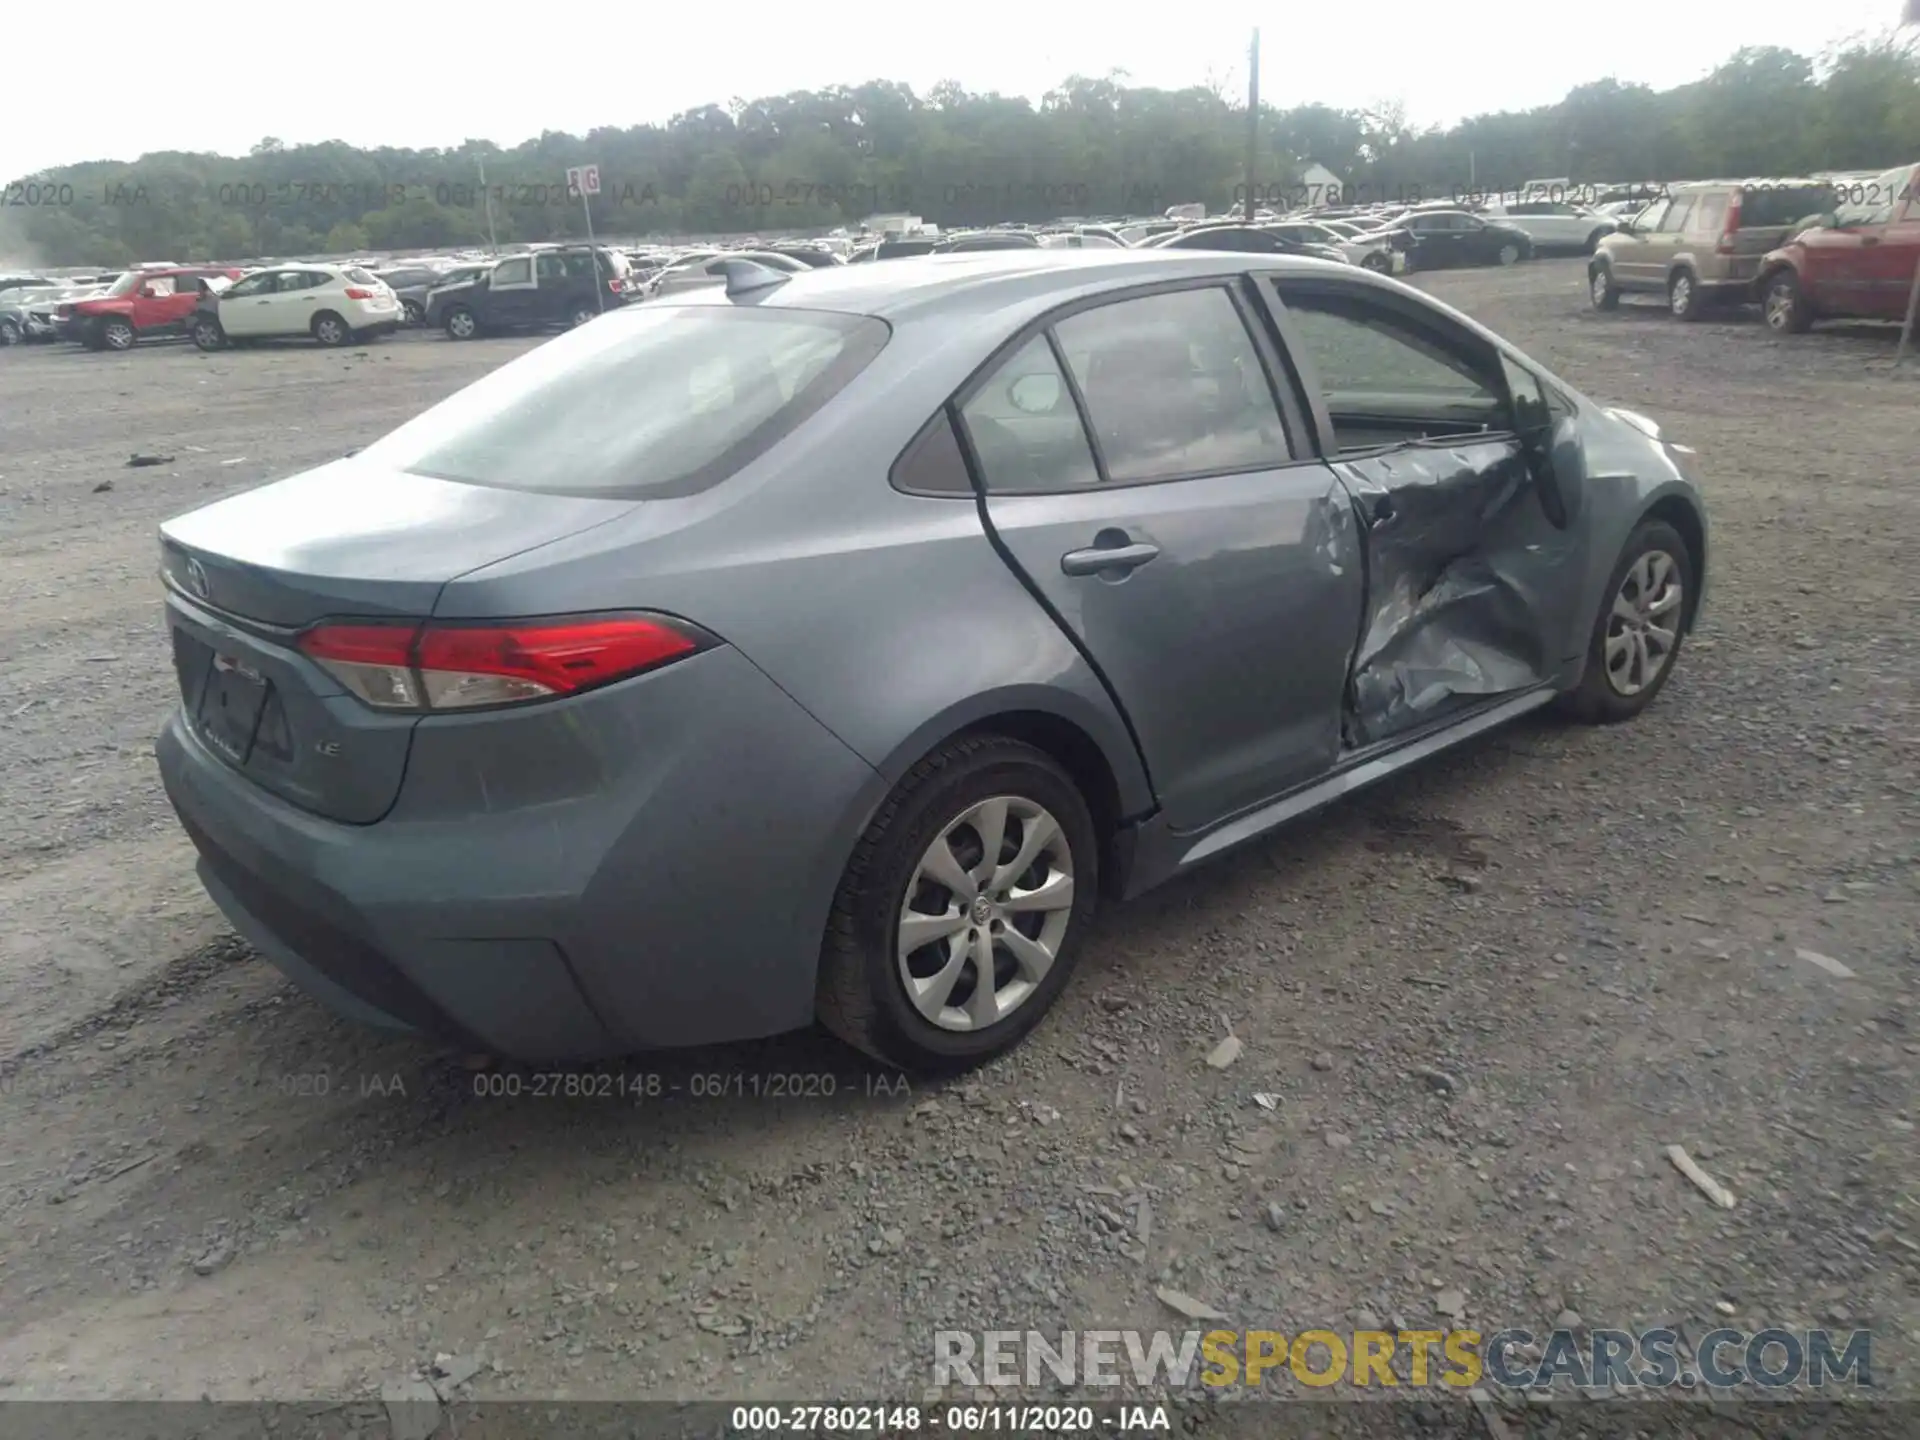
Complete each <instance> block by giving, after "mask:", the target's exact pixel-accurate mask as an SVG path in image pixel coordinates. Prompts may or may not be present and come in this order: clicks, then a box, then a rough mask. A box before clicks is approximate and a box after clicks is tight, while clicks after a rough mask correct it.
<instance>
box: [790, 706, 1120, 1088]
mask: <svg viewBox="0 0 1920 1440" xmlns="http://www.w3.org/2000/svg"><path fill="white" fill-rule="evenodd" d="M1098 886H1099V854H1098V836H1097V834H1096V833H1095V828H1094V822H1093V818H1092V815H1091V814H1090V813H1089V811H1088V808H1087V802H1086V800H1085V799H1084V798H1083V797H1082V796H1081V794H1080V791H1079V788H1078V787H1077V786H1076V785H1075V784H1074V782H1073V780H1072V778H1071V777H1070V776H1069V775H1068V774H1067V773H1066V771H1065V770H1063V769H1062V768H1061V767H1060V766H1059V765H1058V764H1057V763H1056V762H1055V761H1054V760H1053V759H1052V757H1050V756H1048V755H1047V754H1046V753H1045V752H1043V751H1041V750H1037V749H1035V748H1034V747H1033V746H1031V745H1027V744H1025V743H1023V742H1021V741H1018V740H1013V739H1009V738H1007V737H1005V736H999V735H974V736H966V737H963V738H961V739H958V740H955V741H952V742H950V743H949V744H947V745H945V746H943V747H942V748H940V749H939V750H936V751H935V752H934V753H933V754H931V755H929V756H928V757H927V758H926V759H924V760H922V761H921V762H920V763H919V764H918V765H916V766H915V767H914V768H913V769H912V770H911V771H910V772H908V774H907V775H906V777H905V778H904V779H903V780H901V782H900V784H899V785H897V786H896V787H895V788H894V791H893V793H892V794H891V795H890V796H889V797H888V798H887V800H886V803H885V804H883V805H882V806H881V808H880V811H879V813H878V815H877V816H876V817H875V818H874V820H873V822H872V824H870V825H869V826H868V827H867V830H866V833H865V834H864V835H862V836H861V838H860V841H859V843H858V844H857V845H856V846H855V847H854V853H853V856H852V858H851V859H850V860H849V861H848V863H847V868H846V872H845V874H844V876H843V877H842V879H841V882H840V890H839V893H838V895H837V896H836V897H835V899H834V905H833V913H832V916H831V917H830V919H829V920H828V924H827V934H826V939H825V943H824V945H823V946H822V949H821V956H820V976H819V984H818V991H817V1005H818V1013H819V1016H820V1020H821V1022H822V1023H823V1024H824V1025H826V1027H827V1028H828V1029H830V1030H832V1031H833V1032H834V1033H835V1034H837V1035H839V1036H840V1037H841V1038H842V1039H843V1040H846V1041H847V1042H848V1043H850V1044H852V1045H855V1046H858V1047H859V1048H860V1049H862V1050H864V1051H866V1052H867V1053H868V1054H870V1055H872V1056H874V1057H876V1058H877V1059H880V1060H883V1061H886V1062H887V1063H889V1064H893V1065H898V1066H900V1067H902V1068H904V1069H907V1070H912V1071H917V1072H921V1073H934V1074H937V1073H942V1072H953V1071H958V1070H963V1069H966V1068H969V1067H971V1066H973V1065H977V1064H979V1063H980V1062H981V1061H984V1060H987V1059H989V1058H991V1057H992V1056H995V1055H998V1054H1000V1053H1002V1052H1003V1051H1005V1050H1007V1049H1009V1048H1011V1047H1012V1046H1013V1045H1015V1044H1017V1043H1018V1042H1019V1041H1020V1040H1021V1039H1022V1038H1023V1037H1024V1036H1025V1035H1026V1034H1027V1032H1028V1031H1030V1030H1032V1029H1033V1027H1034V1026H1035V1025H1037V1024H1038V1023H1039V1022H1040V1020H1041V1018H1042V1017H1043V1016H1044V1015H1045V1014H1046V1012H1047V1009H1048V1007H1049V1006H1051V1005H1052V1004H1053V1002H1054V999H1055V997H1056V996H1058V995H1059V993H1060V990H1061V989H1062V987H1063V986H1065V984H1066V983H1067V977H1068V975H1069V973H1070V972H1071V971H1072V969H1073V964H1074V959H1075V956H1076V953H1077V951H1078V947H1079V945H1080V942H1081V940H1082V938H1083V936H1084V933H1085V931H1086V929H1087V927H1088V926H1089V925H1090V924H1091V923H1092V919H1093V912H1094V904H1095V896H1096V892H1097V890H1098Z"/></svg>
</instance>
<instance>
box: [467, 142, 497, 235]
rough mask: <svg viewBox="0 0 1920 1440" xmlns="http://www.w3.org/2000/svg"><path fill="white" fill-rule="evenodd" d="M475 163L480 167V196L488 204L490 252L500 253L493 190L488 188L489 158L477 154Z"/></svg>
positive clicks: (474, 158) (474, 159)
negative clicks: (494, 218)
mask: <svg viewBox="0 0 1920 1440" xmlns="http://www.w3.org/2000/svg"><path fill="white" fill-rule="evenodd" d="M473 163H474V164H476V165H478V166H479V167H480V198H481V199H482V200H484V201H485V202H486V205H487V249H488V251H489V252H490V253H492V254H494V255H498V254H499V253H500V242H499V241H498V240H496V239H495V238H494V235H493V192H492V191H491V190H489V189H487V158H486V156H484V155H475V156H474V157H473Z"/></svg>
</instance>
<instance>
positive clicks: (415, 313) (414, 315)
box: [400, 300, 427, 325]
mask: <svg viewBox="0 0 1920 1440" xmlns="http://www.w3.org/2000/svg"><path fill="white" fill-rule="evenodd" d="M400 309H401V310H402V312H404V313H405V315H406V317H407V324H409V325H424V324H426V323H427V310H426V307H425V306H424V305H422V304H421V303H420V302H419V301H418V300H402V301H401V302H400Z"/></svg>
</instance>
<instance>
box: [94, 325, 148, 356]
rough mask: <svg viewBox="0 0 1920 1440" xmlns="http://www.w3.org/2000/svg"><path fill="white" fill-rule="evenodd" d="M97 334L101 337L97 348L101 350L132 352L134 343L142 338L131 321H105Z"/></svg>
mask: <svg viewBox="0 0 1920 1440" xmlns="http://www.w3.org/2000/svg"><path fill="white" fill-rule="evenodd" d="M95 333H96V334H97V335H98V336H99V337H100V343H99V345H98V346H97V347H96V348H98V349H101V350H131V349H132V348H133V345H134V341H136V340H138V339H139V338H140V336H139V332H137V331H136V330H135V329H134V328H133V322H132V321H131V320H119V319H114V320H107V321H103V322H102V323H101V325H100V328H99V329H98V330H97V331H96V332H95Z"/></svg>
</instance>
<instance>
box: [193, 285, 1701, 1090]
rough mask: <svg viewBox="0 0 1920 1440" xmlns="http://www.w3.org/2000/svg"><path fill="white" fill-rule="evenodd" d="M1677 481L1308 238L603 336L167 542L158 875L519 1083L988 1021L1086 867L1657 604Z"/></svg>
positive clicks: (908, 1041) (892, 1055)
mask: <svg viewBox="0 0 1920 1440" xmlns="http://www.w3.org/2000/svg"><path fill="white" fill-rule="evenodd" d="M1691 461H1692V456H1691V452H1689V451H1688V450H1687V449H1686V448H1685V447H1684V446H1681V445H1677V444H1672V443H1669V442H1668V441H1667V440H1665V439H1663V437H1662V435H1661V432H1660V430H1659V427H1658V426H1657V425H1656V424H1655V423H1654V422H1653V421H1651V420H1649V419H1647V418H1645V417H1644V416H1641V415H1637V414H1634V413H1631V412H1629V411H1624V410H1618V409H1609V408H1607V407H1606V406H1605V405H1603V404H1601V403H1598V402H1596V401H1593V400H1589V399H1587V398H1585V397H1584V396H1582V395H1580V394H1579V393H1578V392H1577V391H1575V390H1573V389H1572V388H1571V387H1570V386H1569V385H1568V384H1567V383H1566V382H1565V381H1563V380H1561V379H1560V378H1558V377H1557V376H1554V375H1551V374H1549V373H1548V372H1547V371H1546V370H1545V369H1543V368H1542V367H1541V366H1539V365H1538V364H1536V363H1534V362H1533V361H1531V360H1529V359H1527V357H1526V356H1524V355H1522V354H1520V353H1519V352H1517V351H1515V350H1514V349H1513V348H1512V347H1511V346H1509V345H1507V344H1506V343H1505V342H1503V341H1502V340H1501V339H1500V338H1499V337H1498V336H1495V335H1493V334H1491V333H1489V332H1488V331H1487V330H1485V329H1483V328H1482V327H1481V326H1479V325H1477V324H1475V323H1474V322H1473V321H1472V320H1469V319H1468V318H1467V317H1465V316H1464V315H1461V314H1459V313H1458V312H1456V311H1454V310H1451V309H1449V308H1447V307H1446V306H1444V305H1441V304H1439V303H1437V302H1435V301H1434V300H1432V299H1431V298H1429V297H1427V296H1425V295H1423V294H1421V293H1420V292H1418V291H1416V290H1413V289H1411V288H1409V287H1407V286H1405V285H1402V284H1400V283H1398V282H1396V281H1393V280H1390V279H1386V278H1384V277H1380V276H1376V275H1373V274H1370V273H1367V272H1365V271H1362V270H1360V269H1358V268H1357V267H1353V266H1344V265H1334V264H1329V263H1325V262H1320V261H1312V260H1287V259H1279V258H1275V257H1268V256H1252V255H1240V254H1231V253H1209V252H1202V251H1178V250H1157V251H1145V252H1122V251H1114V252H1088V251H1081V252H1060V251H1050V250H1025V251H1017V252H1004V253H989V254H981V255H956V256H950V257H929V258H924V259H916V260H905V261H897V262H889V263H887V264H883V265H867V266H856V267H851V268H835V269H820V270H808V271H806V272H804V273H800V274H787V273H779V272H774V271H772V270H769V269H765V268H762V267H759V266H756V265H754V264H753V263H752V262H751V261H745V260H742V261H738V262H734V268H733V269H732V271H731V273H730V274H729V276H728V277H727V279H726V283H725V285H724V287H721V286H716V287H714V288H712V289H707V290H698V291H694V292H691V293H689V294H687V295H686V296H685V297H683V298H676V299H670V300H661V301H657V302H654V303H651V304H648V305H644V306H635V307H630V308H624V309H621V310H618V311H615V312H611V313H609V314H607V315H606V316H604V317H602V318H601V319H598V320H595V321H594V322H593V323H592V324H590V325H586V326H583V327H581V328H580V329H579V330H577V331H575V332H573V333H570V334H568V335H566V336H564V337H563V338H560V339H557V340H554V341H552V342H551V343H549V344H546V345H543V346H541V347H540V348H539V349H537V350H534V351H532V352H530V353H528V354H526V355H524V356H522V357H521V358H519V359H517V360H515V361H513V362H512V363H510V364H508V365H506V366H504V367H502V368H501V369H500V370H498V371H496V372H495V373H493V374H491V375H489V376H488V377H486V378H485V379H483V380H481V381H479V382H478V383H477V384H474V385H473V386H471V387H469V388H468V389H466V390H464V391H462V392H460V393H459V394H457V395H455V396H454V397H452V398H451V399H449V400H447V401H446V402H444V403H442V404H440V405H437V406H435V407H434V408H433V409H431V410H429V411H427V412H426V413H424V414H423V415H421V416H419V417H418V418H417V419H415V420H413V421H411V422H409V423H408V424H406V425H404V426H402V427H401V428H399V429H398V430H396V431H394V432H393V433H392V434H390V435H388V436H387V437H385V438H384V439H382V440H380V441H378V442H377V443H375V444H373V445H372V446H370V447H368V448H367V449H365V450H363V451H361V452H359V453H357V454H355V455H352V456H350V457H348V458H344V459H341V460H337V461H334V462H333V463H331V464H328V465H324V466H321V467H320V468H318V469H315V470H311V471H308V472H306V473H304V474H301V475H296V476H294V477H293V478H291V479H287V480H282V481H279V482H278V483H275V484H272V485H268V486H265V487H263V488H261V489H258V490H254V491H251V492H249V493H246V494H242V495H238V496H234V497H232V498H230V499H227V500H222V501H220V502H218V503H216V504H212V505H209V506H206V507H205V508H203V509H200V510H196V511H194V512H192V513H191V514H188V515H185V516H182V517H180V518H179V519H176V520H173V521H170V522H168V523H167V524H166V525H165V526H163V527H162V530H161V550H162V561H163V566H164V573H165V583H166V604H167V619H168V624H169V626H170V628H171V632H172V639H173V650H174V656H175V659H176V662H177V666H178V671H179V685H180V691H181V696H182V703H181V705H180V707H179V709H178V710H177V711H176V712H175V713H174V715H173V717H172V718H171V719H170V720H169V721H168V722H167V725H166V728H165V730H164V732H163V733H162V735H161V737H160V743H159V757H160V764H161V770H162V774H163V775H164V777H165V782H166V787H167V792H168V794H169V795H170V797H171V798H172V801H173V804H174V806H175V808H176V810H177V811H178V812H179V815H180V818H181V820H182V822H183V824H184V825H185V827H186V829H187V831H188V832H189V834H191V836H192V837H193V840H194V842H195V844H196V845H197V847H198V850H199V854H200V875H201V877H202V879H203V881H204V882H205V884H206V887H207V889H208V891H209V892H210V893H211V894H212V896H213V898H214V900H215V901H216V902H217V903H218V904H219V906H220V908H221V909H222V910H223V911H224V912H225V913H226V915H227V916H228V918H229V919H230V920H231V921H232V922H233V924H234V926H235V927H236V928H237V929H238V930H239V931H240V933H241V934H242V935H244V936H245V937H246V938H247V939H248V940H250V941H251V942H252V943H253V944H254V945H255V946H256V947H257V948H258V949H259V950H260V952H261V953H262V954H264V955H266V956H267V957H269V958H270V959H271V960H273V961H274V962H275V963H276V964H277V965H279V966H280V967H281V968H282V969H284V970H285V971H286V972H287V973H288V974H290V975H291V976H293V977H294V978H295V979H296V980H297V981H299V982H300V983H301V984H303V985H304V986H306V987H307V988H308V989H310V990H311V991H313V992H315V993H316V994H318V995H319V996H320V997H322V998H323V999H324V1000H326V1001H327V1002H329V1003H331V1004H332V1005H334V1006H335V1007H337V1008H338V1009H340V1010H342V1011H344V1012H347V1013H349V1014H352V1015H356V1016H359V1017H362V1018H364V1019H367V1020H369V1021H373V1022H377V1023H385V1024H389V1025H399V1026H402V1027H406V1028H411V1029H414V1030H418V1031H422V1032H426V1033H430V1034H435V1035H439V1036H443V1037H446V1038H448V1039H451V1040H454V1041H457V1042H463V1043H466V1044H469V1045H472V1046H476V1047H478V1048H482V1049H485V1050H488V1051H491V1052H493V1053H497V1054H501V1055H505V1056H510V1057H513V1058H516V1059H524V1060H539V1061H572V1060H587V1059H595V1058H606V1057H612V1056H616V1055H620V1054H625V1053H631V1052H635V1051H639V1050H644V1049H648V1048H652V1047H658V1046H669V1045H681V1044H694V1043H701V1042H710V1041H718V1040H724V1039H732V1038H745V1037H751V1036H761V1035H767V1034H771V1033H774V1032H777V1031H782V1030H787V1029H790V1028H794V1027H799V1026H803V1025H806V1024H808V1023H809V1022H810V1021H813V1020H815V1019H816V1018H817V1019H819V1020H821V1021H823V1022H824V1023H825V1024H826V1025H828V1026H829V1027H831V1028H832V1029H833V1030H834V1031H836V1032H837V1033H839V1034H840V1035H842V1036H844V1037H845V1038H846V1039H848V1040H850V1041H851V1042H853V1043H854V1044H855V1045H857V1046H860V1047H861V1048H863V1049H865V1050H867V1051H869V1052H871V1053H872V1054H874V1055H876V1056H878V1057H880V1058H882V1059H884V1060H887V1061H890V1062H895V1063H897V1064H900V1065H902V1066H906V1067H910V1068H914V1069H919V1070H926V1071H939V1070H942V1069H953V1068H958V1067H962V1066H965V1065H968V1064H971V1063H974V1062H977V1061H979V1060H981V1059H983V1058H984V1057H986V1056H989V1055H993V1054H995V1053H998V1052H1000V1051H1002V1050H1004V1049H1006V1048H1007V1047H1008V1046H1010V1045H1012V1044H1014V1043H1015V1042H1016V1041H1018V1040H1019V1039H1020V1037H1021V1036H1022V1035H1024V1034H1025V1033H1026V1032H1027V1031H1028V1030H1029V1029H1031V1028H1032V1027H1033V1025H1034V1024H1035V1023H1036V1022H1038V1021H1039V1020H1040V1018H1041V1017H1042V1016H1043V1015H1044V1014H1045V1013H1046V1011H1047V1009H1048V1007H1049V1006H1050V1005H1051V1004H1052V1003H1053V1001H1054V1000H1055V998H1056V997H1057V996H1058V995H1059V993H1060V990H1061V988H1062V987H1063V986H1064V985H1065V984H1066V983H1067V978H1068V974H1069V972H1070V971H1071V969H1072V968H1073V964H1074V960H1075V953H1076V949H1077V947H1078V945H1079V944H1080V942H1081V941H1082V939H1083V937H1084V936H1085V934H1086V931H1087V928H1088V924H1089V921H1090V920H1091V918H1092V915H1093V910H1094V904H1095V900H1096V897H1099V896H1105V897H1115V898H1118V897H1126V896H1130V895H1135V894H1138V893H1140V892H1141V891H1143V890H1146V889H1148V888H1149V887H1151V886H1154V885H1157V884H1159V883H1160V882H1161V881H1163V880H1166V879H1168V878H1169V877H1170V876H1173V875H1175V874H1177V873H1179V872H1181V871H1183V870H1186V869H1187V868H1188V867H1190V866H1193V865H1197V864H1199V863H1201V862H1202V861H1205V860H1207V859H1209V858H1211V857H1213V856H1215V855H1218V854H1220V853H1221V852H1223V851H1226V850H1228V849H1230V848H1232V847H1234V846H1236V845H1239V844H1242V843H1244V842H1247V841H1250V840H1253V839H1255V838H1256V837H1258V836H1260V835H1263V834H1265V833H1266V832H1268V831H1270V830H1271V829H1273V828H1274V827H1275V826H1277V825H1282V824H1284V823H1286V822H1287V821H1289V820H1292V819H1294V818H1295V817H1297V816H1299V815H1301V814H1303V813H1305V812H1307V811H1310V810H1312V809H1314V808H1315V807H1316V806H1320V805H1323V804H1325V803H1326V802H1328V801H1330V800H1333V799H1335V798H1336V797H1339V796H1341V795H1344V794H1347V793H1349V792H1351V791H1353V790H1354V789H1356V788H1357V787H1359V786H1362V785H1366V784H1370V783H1372V782H1374V781H1377V780H1380V779H1382V778H1384V777H1386V776H1389V775H1391V774H1393V773H1394V772H1395V771H1397V770H1399V769H1401V768H1402V767H1403V766H1407V765H1411V764H1413V763H1415V762H1417V761H1419V760H1421V759H1424V758H1425V757H1427V756H1430V755H1432V754H1434V753H1435V752H1436V751H1439V750H1441V749H1444V748H1445V747H1447V746H1449V745H1453V744H1455V743H1457V742H1459V741H1462V740H1464V739H1466V738H1467V737H1469V736H1472V735H1474V734H1477V733H1479V732H1482V731H1485V730H1487V729H1489V728H1490V727H1493V726H1496V725H1500V724H1503V723H1505V722H1507V721H1510V720H1512V719H1514V718H1515V717H1516V716H1519V715H1522V714H1525V713H1526V712H1528V711H1530V710H1533V709H1535V708H1536V707H1539V706H1544V705H1547V704H1549V703H1551V702H1558V704H1559V705H1560V706H1561V708H1562V709H1564V710H1565V711H1567V712H1568V713H1570V715H1571V716H1573V717H1575V718H1577V719H1580V720H1584V721H1602V722H1604V721H1613V720H1622V719H1626V718H1628V717H1631V716H1633V715H1635V714H1637V713H1639V712H1640V711H1641V710H1642V709H1644V708H1645V707H1646V706H1647V705H1648V704H1649V703H1650V702H1651V701H1652V700H1653V698H1654V697H1655V695H1657V694H1658V693H1659V691H1660V688H1661V686H1662V685H1663V684H1664V683H1665V682H1666V680H1667V678H1668V676H1669V675H1671V673H1672V671H1673V668H1674V663H1675V661H1676V659H1677V657H1678V655H1679V651H1680V646H1681V642H1682V639H1683V638H1684V636H1685V635H1686V634H1687V633H1688V631H1689V630H1690V629H1691V628H1692V626H1693V625H1694V623H1695V620H1696V618H1697V615H1698V612H1699V607H1700V603H1701V598H1702V591H1703V585H1704V580H1705V577H1706V562H1707V553H1708V547H1707V524H1706V518H1705V514H1704V511H1703V507H1702V503H1701V499H1700V495H1699V492H1698V491H1697V489H1696V488H1695V485H1694V482H1693V479H1692V478H1691V469H1692V465H1691Z"/></svg>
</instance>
